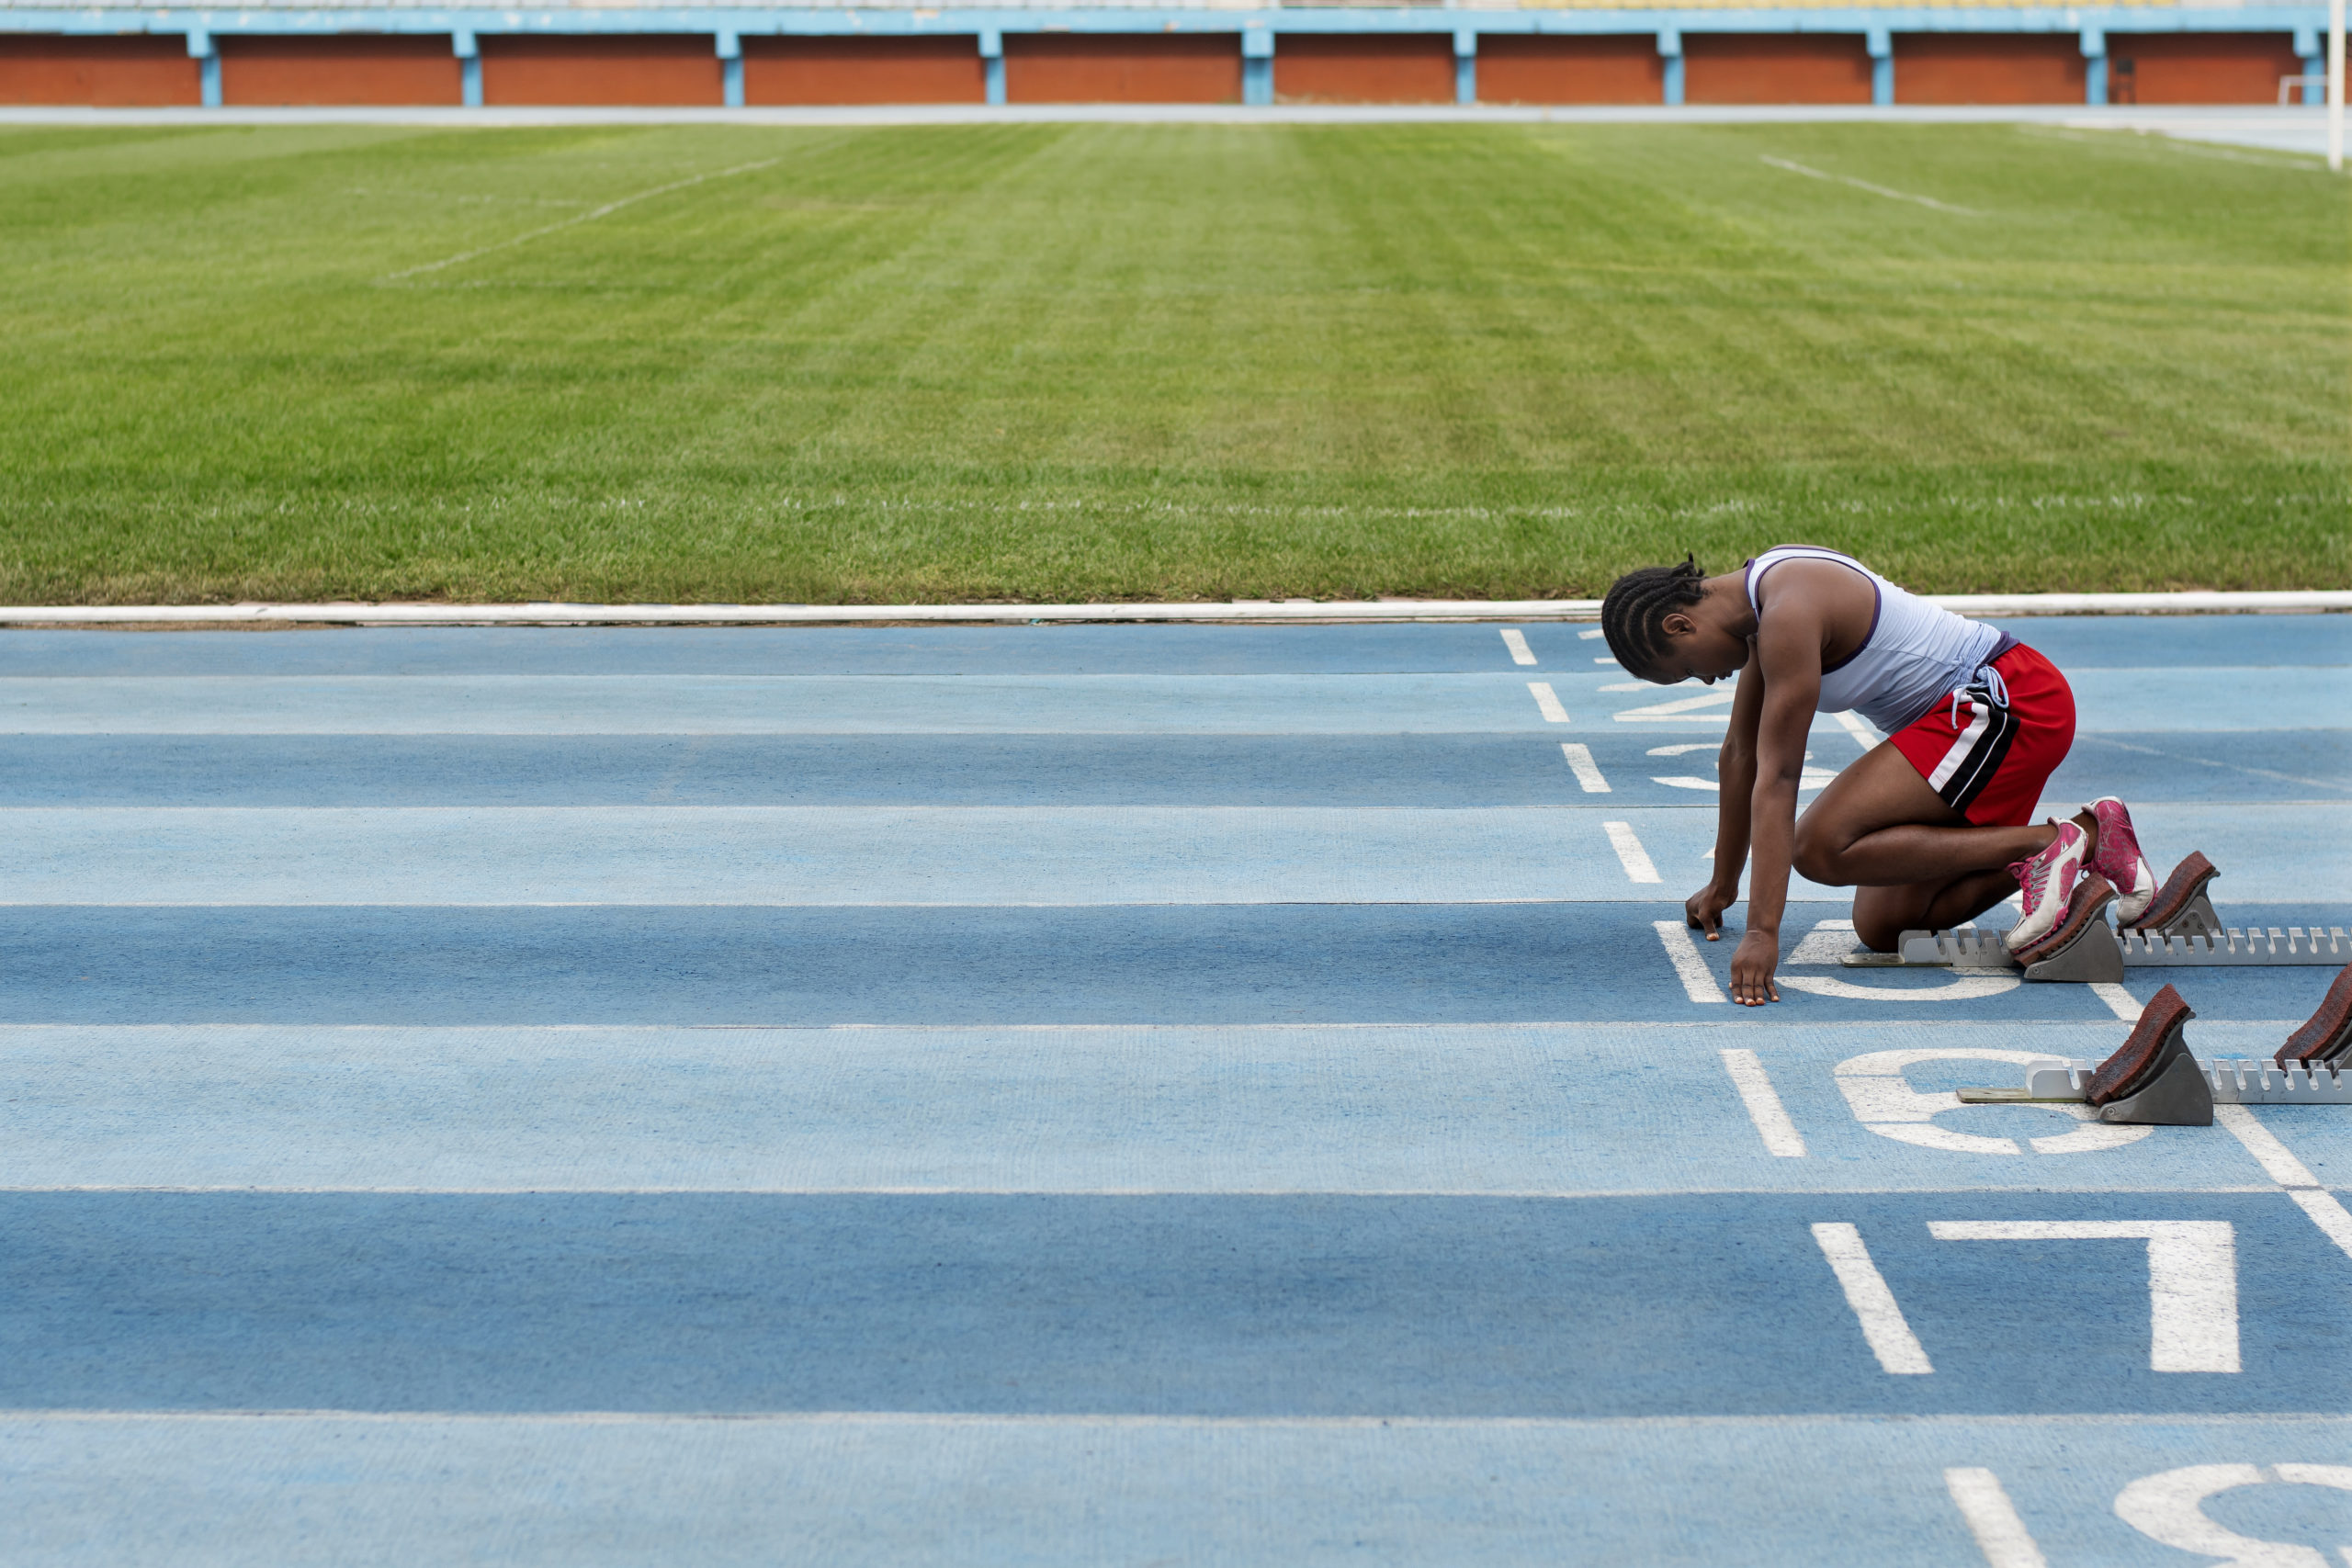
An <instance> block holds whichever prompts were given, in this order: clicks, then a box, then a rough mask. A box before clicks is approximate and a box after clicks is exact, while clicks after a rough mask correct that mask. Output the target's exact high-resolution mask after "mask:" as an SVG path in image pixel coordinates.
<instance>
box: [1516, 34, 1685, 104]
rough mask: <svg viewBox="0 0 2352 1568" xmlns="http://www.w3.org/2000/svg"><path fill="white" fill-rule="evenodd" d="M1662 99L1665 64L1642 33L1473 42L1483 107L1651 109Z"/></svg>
mask: <svg viewBox="0 0 2352 1568" xmlns="http://www.w3.org/2000/svg"><path fill="white" fill-rule="evenodd" d="M1665 96H1666V62H1665V61H1664V60H1663V59H1661V58H1659V55H1658V52H1657V39H1656V38H1654V37H1652V36H1650V35H1649V34H1647V33H1637V34H1633V35H1629V36H1617V35H1607V36H1600V37H1592V38H1544V37H1538V36H1534V35H1531V34H1514V33H1488V34H1487V35H1486V36H1484V37H1482V38H1480V39H1478V101H1479V102H1480V103H1483V104H1655V103H1657V102H1660V101H1661V100H1662V99H1664V97H1665Z"/></svg>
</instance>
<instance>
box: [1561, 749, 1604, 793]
mask: <svg viewBox="0 0 2352 1568" xmlns="http://www.w3.org/2000/svg"><path fill="white" fill-rule="evenodd" d="M1560 755H1561V756H1563V757H1566V759H1567V760H1568V767H1569V769H1570V770H1571V771H1572V772H1574V773H1575V774H1576V775H1577V787H1578V788H1579V789H1581V790H1583V791H1584V792H1585V794H1587V795H1607V794H1609V793H1610V790H1609V781H1608V780H1607V779H1606V778H1604V777H1602V776H1601V772H1600V763H1598V762H1596V761H1593V760H1592V748H1591V747H1589V746H1579V745H1578V744H1577V743H1576V742H1575V741H1573V740H1563V741H1561V742H1560Z"/></svg>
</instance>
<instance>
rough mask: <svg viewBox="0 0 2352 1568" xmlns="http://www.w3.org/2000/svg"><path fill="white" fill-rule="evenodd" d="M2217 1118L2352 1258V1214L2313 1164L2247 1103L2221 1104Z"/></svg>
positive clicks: (2266, 1172)
mask: <svg viewBox="0 0 2352 1568" xmlns="http://www.w3.org/2000/svg"><path fill="white" fill-rule="evenodd" d="M2213 1120H2214V1121H2215V1122H2218V1123H2219V1124H2221V1125H2222V1126H2223V1127H2226V1128H2227V1129H2229V1132H2230V1134H2231V1136H2233V1137H2234V1138H2236V1139H2237V1141H2238V1142H2239V1143H2241V1144H2244V1145H2245V1152H2246V1153H2248V1154H2250V1155H2252V1156H2254V1158H2255V1163H2256V1164H2257V1165H2259V1166H2261V1167H2262V1171H2263V1174H2264V1175H2266V1176H2267V1177H2269V1178H2270V1179H2271V1180H2273V1181H2275V1182H2277V1183H2278V1185H2279V1186H2281V1187H2283V1188H2285V1189H2286V1190H2287V1196H2288V1197H2289V1198H2290V1199H2291V1200H2293V1201H2294V1204H2295V1207H2297V1208H2299V1209H2301V1211H2302V1212H2303V1213H2305V1214H2307V1215H2309V1216H2310V1217H2311V1222H2312V1224H2315V1225H2317V1226H2318V1227H2319V1230H2320V1234H2321V1235H2324V1236H2325V1237H2327V1239H2328V1240H2330V1241H2332V1242H2334V1243H2335V1245H2336V1246H2337V1247H2341V1248H2343V1250H2344V1253H2345V1256H2346V1257H2352V1213H2346V1210H2345V1207H2344V1204H2343V1202H2342V1201H2340V1200H2339V1199H2338V1198H2337V1197H2336V1196H2335V1194H2334V1193H2333V1192H2330V1191H2328V1190H2326V1189H2325V1188H2324V1187H2323V1186H2322V1185H2321V1184H2320V1179H2319V1178H2318V1177H2317V1176H2315V1175H2313V1174H2312V1168H2311V1167H2309V1166H2307V1165H2305V1164H2304V1163H2303V1162H2302V1161H2301V1160H2299V1159H2297V1158H2296V1157H2295V1156H2294V1151H2292V1150H2291V1149H2290V1148H2288V1147H2287V1145H2284V1144H2282V1143H2280V1142H2279V1141H2278V1134H2275V1133H2273V1132H2272V1131H2271V1130H2270V1129H2269V1128H2267V1127H2266V1126H2264V1125H2263V1124H2262V1119H2261V1118H2260V1117H2258V1116H2256V1115H2255V1113H2254V1112H2253V1111H2251V1110H2250V1109H2248V1108H2247V1107H2245V1106H2243V1105H2217V1106H2215V1107H2213Z"/></svg>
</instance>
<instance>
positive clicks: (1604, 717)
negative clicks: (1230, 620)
mask: <svg viewBox="0 0 2352 1568" xmlns="http://www.w3.org/2000/svg"><path fill="white" fill-rule="evenodd" d="M1521 629H1522V630H1523V632H1524V636H1525V641H1526V645H1527V648H1528V649H1529V650H1530V651H1531V652H1532V656H1533V659H1534V662H1533V663H1532V664H1528V663H1525V662H1522V661H1521V660H1518V659H1517V658H1515V656H1514V652H1513V649H1512V648H1511V647H1510V644H1509V642H1507V640H1506V639H1505V638H1504V637H1501V636H1500V635H1498V634H1499V628H1498V627H1495V626H1329V627H1216V626H1134V627H1103V626H1093V627H1087V626H1075V627H1064V626H1054V627H1022V628H984V629H965V628H926V629H918V630H899V629H857V630H809V629H793V630H766V629H755V628H729V629H723V630H690V629H676V630H662V631H642V630H619V629H544V630H525V629H402V630H345V631H332V632H300V633H276V634H254V633H220V634H214V635H184V636H170V637H165V636H154V635H140V634H114V633H95V632H44V633H0V808H5V818H0V822H5V828H6V833H5V837H0V955H5V956H0V1053H5V1061H6V1077H5V1080H0V1081H4V1082H5V1086H6V1092H5V1094H0V1247H5V1254H4V1256H5V1257H6V1269H5V1270H0V1486H5V1492H0V1497H5V1500H6V1507H5V1508H0V1562H6V1563H9V1564H19V1563H28V1564H60V1565H62V1564H97V1563H119V1562H171V1563H174V1564H230V1563H267V1564H308V1563H319V1564H328V1563H334V1564H349V1563H382V1564H402V1565H406V1564H415V1563H425V1562H486V1563H495V1564H502V1565H504V1564H515V1565H523V1564H529V1565H540V1564H546V1565H549V1568H553V1565H558V1564H561V1565H565V1568H573V1565H602V1564H620V1563H647V1562H662V1563H679V1564H703V1563H713V1564H718V1563H726V1564H734V1563H745V1564H749V1563H771V1562H822V1563H826V1564H835V1563H840V1564H865V1563H874V1564H883V1563H890V1564H899V1563H938V1564H950V1563H953V1564H966V1563H985V1564H994V1563H1006V1564H1014V1563H1023V1564H1027V1563H1050V1564H1080V1563H1084V1564H1093V1563H1109V1562H1120V1563H1129V1562H1131V1563H1148V1562H1183V1563H1195V1562H1199V1563H1221V1564H1246V1565H1249V1568H1260V1565H1263V1568H1293V1565H1318V1564H1323V1563H1343V1562H1344V1563H1390V1562H1395V1563H1404V1562H1414V1563H1435V1564H1470V1565H1486V1564H1502V1563H1528V1564H1534V1563H1544V1564H1557V1563H1569V1562H1589V1563H1607V1564H1629V1565H1647V1564H1694V1565H1695V1564H1755V1565H1758V1568H1798V1565H1810V1564H1820V1563H1855V1564H1872V1563H1905V1564H1907V1563H1922V1564H1937V1565H1951V1568H1979V1565H1982V1568H2037V1565H2039V1568H2078V1565H2089V1564H2110V1563H2112V1564H2132V1565H2138V1564H2147V1565H2164V1564H2183V1565H2186V1564H2193V1563H2211V1562H2241V1563H2245V1564H2249V1565H2269V1568H2347V1565H2352V1316H2348V1315H2347V1311H2346V1303H2347V1302H2352V1213H2347V1209H2346V1199H2345V1197H2344V1196H2343V1195H2344V1194H2345V1192H2346V1189H2347V1188H2352V1111H2344V1110H2336V1109H2330V1108H2312V1109H2305V1110H2289V1109H2283V1108H2265V1109H2262V1110H2260V1111H2240V1112H2237V1113H2236V1114H2234V1115H2232V1116H2228V1117H2225V1118H2224V1121H2223V1122H2222V1124H2220V1125H2217V1126H2214V1127H2212V1128H2196V1129H2189V1128H2164V1129H2153V1130H2151V1129H2134V1128H2107V1127H2102V1126H2099V1125H2097V1124H2094V1123H2087V1122H2083V1121H2081V1120H2079V1119H2078V1118H2076V1117H2075V1116H2074V1115H2073V1114H2071V1113H2070V1112H2068V1111H2065V1110H2064V1109H2063V1108H2052V1107H2022V1106H2013V1107H1994V1106H1983V1107H1966V1108H1962V1107H1960V1106H1959V1105H1958V1103H1957V1101H1956V1100H1954V1099H1953V1098H1952V1095H1951V1090H1952V1089H1956V1088H1958V1087H1961V1086H1963V1085H1967V1084H1972V1083H1994V1082H2004V1081H2014V1079H2015V1077H2016V1076H2017V1074H2018V1064H2020V1063H2021V1062H2022V1061H2023V1060H2024V1059H2026V1058H2027V1057H2029V1056H2031V1055H2063V1056H2101V1055H2106V1054H2107V1053H2108V1052H2109V1051H2111V1050H2112V1049H2113V1048H2114V1046H2115V1045H2116V1044H2117V1043H2120V1040H2121V1038H2122V1035H2123V1032H2124V1029H2125V1024H2124V1022H2123V1019H2124V1018H2125V1017H2127V1016H2130V1015H2131V1014H2132V1013H2134V1012H2135V1011H2136V1008H2137V1005H2138V1004H2139V1003H2140V1002H2142V1001H2144V1000H2145V999H2146V998H2147V996H2148V995H2150V994H2151V993H2152V992H2153V990H2154V987H2156V986H2157V985H2159V984H2161V983H2163V982H2164V981H2165V980H2166V979H2170V980H2172V981H2174V982H2175V983H2176V984H2177V985H2179V986H2180V987H2181V989H2182V990H2183V991H2184V993H2185V994H2187V995H2188V998H2189V1000H2190V1001H2191V1003H2192V1004H2193V1005H2194V1006H2195V1007H2196V1008H2197V1010H2198V1013H2199V1017H2198V1019H2197V1021H2195V1022H2194V1023H2192V1024H2191V1025H2190V1037H2191V1043H2192V1044H2193V1045H2194V1046H2195V1047H2196V1048H2197V1049H2198V1050H2199V1052H2200V1054H2204V1055H2268V1054H2269V1053H2270V1052H2271V1051H2272V1050H2274V1049H2276V1047H2277V1045H2278V1042H2279V1041H2280V1040H2281V1039H2282V1038H2283V1037H2284V1035H2285V1034H2286V1032H2288V1031H2289V1030H2290V1029H2291V1028H2292V1027H2293V1026H2294V1025H2295V1024H2296V1023H2297V1022H2299V1021H2301V1018H2302V1017H2303V1016H2304V1015H2305V1014H2307V1013H2308V1012H2309V1011H2310V1010H2311V1009H2312V1007H2313V1006H2314V1005H2315V1004H2316V1002H2317V1001H2318V999H2319V996H2320V994H2321V992H2322V991H2323V990H2324V988H2325V987H2326V984H2327V982H2328V980H2329V979H2330V978H2331V977H2332V972H2331V971H2328V970H2324V969H2314V968H2273V969H2238V970H2178V971H2170V972H2165V971H2154V970H2135V971H2132V972H2131V975H2130V976H2129V980H2128V983H2127V985H2126V986H2125V987H2121V988H2116V987H2106V988H2101V989H2093V988H2091V987H2073V986H2026V985H2023V984H2021V983H2019V982H2018V981H2017V980H2015V979H2014V978H2013V977H2010V976H1976V975H1959V976H1955V975H1951V974H1947V973H1940V972H1935V971H1913V972H1901V973H1895V972H1889V971H1883V970H1867V969H1863V970H1857V969H1848V968H1844V967H1842V966H1840V965H1839V964H1838V962H1837V956H1838V953H1840V952H1842V951H1843V950H1844V949H1845V948H1846V947H1847V946H1849V944H1850V942H1851V938H1850V936H1849V934H1847V932H1846V931H1844V930H1843V929H1842V927H1841V924H1840V922H1841V921H1842V920H1843V919H1844V918H1845V916H1846V913H1847V909H1846V906H1845V903H1844V902H1843V899H1842V896H1841V895H1839V894H1838V893H1837V892H1836V891H1835V890H1832V889H1826V888H1819V887H1815V886H1810V885H1800V886H1799V887H1798V888H1797V890H1796V897H1797V898H1798V899H1800V900H1801V902H1799V903H1797V904H1795V905H1794V906H1793V907H1792V919H1791V921H1790V930H1789V931H1787V933H1786V939H1787V940H1786V945H1787V947H1788V949H1789V952H1788V954H1787V959H1786V964H1785V967H1784V970H1783V975H1784V977H1785V980H1786V990H1785V995H1786V997H1787V1000H1786V1001H1785V1002H1784V1003H1783V1004H1781V1006H1779V1007H1776V1008H1773V1009H1770V1010H1761V1011H1758V1012H1749V1011H1747V1010H1738V1009H1735V1008H1733V1007H1731V1006H1730V1005H1729V1004H1728V1003H1727V1002H1725V1001H1724V1000H1723V999H1722V987H1723V982H1724V977H1725V973H1726V964H1727V960H1728V958H1729V955H1730V944H1728V943H1724V944H1722V945H1718V946H1709V945H1706V944H1703V943H1701V944H1692V943H1691V942H1689V941H1688V939H1687V938H1685V937H1683V936H1681V935H1679V904H1680V900H1681V898H1682V897H1683V896H1684V895H1686V894H1688V893H1689V892H1691V890H1693V889H1694V888H1695V887H1696V886H1698V885H1699V884H1700V882H1701V881H1702V880H1703V879H1704V877H1705V875H1706V874H1707V869H1708V868H1707V863H1706V861H1705V859H1704V858H1703V857H1704V855H1705V854H1706V852H1707V851H1708V849H1709V846H1710V844H1711V843H1712V838H1713V802H1714V791H1713V749H1714V745H1715V742H1716V740H1717V739H1719V738H1720V736H1721V733H1722V726H1723V715H1724V707H1725V705H1726V704H1725V701H1724V698H1725V696H1726V693H1725V692H1721V691H1718V692H1709V691H1706V690H1704V689H1702V688H1698V687H1691V688H1689V689H1687V690H1685V689H1675V690H1671V691H1668V690H1662V689H1659V688H1654V687H1646V686H1637V685H1636V684H1635V683H1634V682H1631V681H1629V679H1628V678H1627V677H1626V675H1625V674H1624V672H1623V671H1620V670H1618V669H1616V668H1615V666H1614V665H1613V664H1611V663H1610V662H1609V660H1608V659H1607V657H1606V652H1605V649H1603V648H1602V646H1601V645H1600V642H1599V641H1598V640H1597V639H1596V637H1595V636H1594V635H1593V633H1592V631H1591V628H1589V627H1577V626H1528V627H1524V628H1521ZM2013 629H2014V630H2016V631H2017V632H2018V634H2019V635H2020V636H2021V637H2025V638H2026V640H2028V641H2030V642H2031V643H2033V644H2035V645H2036V646H2038V647H2041V648H2042V649H2044V650H2045V651H2047V652H2049V653H2050V654H2051V655H2052V657H2053V658H2054V659H2055V660H2057V661H2058V662H2059V663H2060V665H2061V666H2062V667H2063V668H2064V669H2065V670H2066V671H2068V673H2069V676H2070V678H2071V679H2072V680H2073V681H2074V683H2075V689H2076V693H2077V696H2078V699H2079V701H2080V703H2081V706H2082V715H2083V727H2082V734H2081V736H2080V737H2079V739H2078V740H2077V742H2076V746H2075V753H2074V755H2073V757H2072V758H2071V759H2070V760H2069V761H2068V762H2067V764H2066V767H2065V768H2064V771H2063V772H2062V773H2061V774H2060V775H2059V777H2058V779H2057V780H2056V781H2055V783H2054V784H2053V785H2052V801H2051V802H2050V806H2051V808H2052V809H2053V810H2054V809H2057V808H2058V807H2060V806H2062V805H2064V806H2071V805H2073V804H2075V803H2077V802H2079V801H2080V800H2082V799H2086V798H2088V797H2089V796H2091V795H2098V794H2106V793H2112V794H2117V795H2122V796H2123V797H2124V798H2125V799H2126V800H2128V801H2130V802H2131V805H2132V807H2133V808H2134V812H2135V815H2136V817H2137V818H2138V819H2139V822H2140V824H2141V828H2142V832H2143V838H2144V839H2145V840H2147V841H2148V843H2149V848H2150V851H2151V853H2152V854H2153V855H2154V856H2155V857H2156V858H2157V859H2159V860H2161V861H2165V862H2166V863H2169V861H2170V860H2171V859H2174V858H2177V856H2178V855H2180V854H2182V853H2184V852H2187V851H2188V850H2190V849H2200V850H2203V851H2204V852H2206V853H2207V854H2209V855H2211V857H2212V858H2213V859H2214V861H2215V862H2216V863H2219V864H2220V865H2221V866H2222V870H2223V874H2224V875H2223V879H2222V882H2221V883H2220V884H2218V885H2217V887H2216V896H2217V901H2218V902H2219V903H2220V904H2221V905H2222V909H2223V913H2224V914H2225V915H2226V916H2227V917H2229V918H2230V919H2231V923H2233V924H2242V925H2248V924H2250V925H2264V926H2271V925H2276V926H2290V925H2292V926H2300V927H2304V928H2310V927H2312V926H2319V927H2327V926H2341V927H2352V617H2344V616H2258V617H2256V616H2249V617H2226V618H2224V617H2211V618H2186V619H2160V618H2150V619H2113V618H2085V619H2081V620H2065V621H2035V622H2023V623H2018V624H2017V625H2016V626H2014V627H2013ZM1871 739H1873V738H1872V737H1871V735H1870V734H1869V733H1868V732H1867V731H1864V730H1861V729H1860V728H1859V727H1858V726H1854V725H1849V723H1847V722H1843V721H1840V720H1838V719H1836V718H1832V717H1826V716H1825V717H1824V718H1823V719H1822V720H1821V721H1820V722H1818V723H1817V724H1816V726H1815V730H1814V736H1813V740H1812V747H1813V769H1814V773H1813V775H1812V784H1811V787H1814V788H1817V787H1818V786H1819V784H1821V783H1824V782H1826V780H1827V778H1828V777H1830V776H1831V775H1833V774H1834V773H1836V772H1837V771H1838V768H1840V767H1842V766H1843V765H1844V764H1845V763H1847V762H1848V761H1851V760H1852V759H1854V758H1855V757H1857V756H1859V755H1860V751H1861V750H1862V748H1863V746H1864V745H1866V744H1868V743H1869V742H1870V741H1871ZM1995 923H1997V921H1996V922H1995ZM1661 925H1663V928H1664V929H1663V930H1661Z"/></svg>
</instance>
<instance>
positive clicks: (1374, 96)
mask: <svg viewBox="0 0 2352 1568" xmlns="http://www.w3.org/2000/svg"><path fill="white" fill-rule="evenodd" d="M1480 47H1482V48H1483V47H1484V45H1483V44H1481V46H1480ZM1274 99H1275V101H1276V102H1278V103H1286V104H1450V103H1452V102H1453V34H1451V33H1388V34H1379V33H1374V34H1369V35H1353V36H1351V35H1348V34H1340V33H1284V34H1283V35H1282V37H1280V38H1278V39H1275V40H1274Z"/></svg>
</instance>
